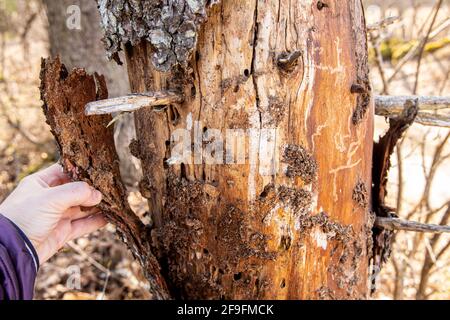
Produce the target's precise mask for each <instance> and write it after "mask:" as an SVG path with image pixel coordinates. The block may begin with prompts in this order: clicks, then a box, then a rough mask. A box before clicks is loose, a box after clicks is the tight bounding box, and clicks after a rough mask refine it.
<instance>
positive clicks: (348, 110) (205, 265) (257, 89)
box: [125, 0, 373, 299]
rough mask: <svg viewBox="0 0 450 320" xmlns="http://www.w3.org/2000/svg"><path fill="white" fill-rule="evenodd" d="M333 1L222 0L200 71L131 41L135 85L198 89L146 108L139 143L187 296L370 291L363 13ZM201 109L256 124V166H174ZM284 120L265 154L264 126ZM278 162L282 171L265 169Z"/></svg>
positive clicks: (139, 88)
mask: <svg viewBox="0 0 450 320" xmlns="http://www.w3.org/2000/svg"><path fill="white" fill-rule="evenodd" d="M324 2H326V6H324V5H323V3H322V5H318V4H317V2H316V1H309V0H299V1H290V0H280V1H275V0H264V1H263V0H260V1H256V0H249V1H240V0H224V1H221V2H220V3H218V4H216V5H214V6H213V7H212V8H211V9H209V11H208V20H207V22H206V23H205V24H204V25H203V26H202V28H201V30H200V33H199V38H198V44H197V50H196V52H195V54H194V56H193V59H192V63H191V65H190V70H188V71H187V72H181V71H172V72H168V73H161V72H158V71H156V70H155V69H154V68H153V66H152V63H151V48H150V47H149V45H148V44H146V43H145V42H142V43H141V44H139V45H136V46H134V47H132V46H131V45H127V46H126V48H125V51H126V54H127V62H128V73H129V78H130V84H131V88H132V91H133V92H145V91H158V90H162V89H171V90H178V91H181V92H182V93H184V95H185V97H186V99H185V102H184V103H183V104H181V105H172V106H170V107H169V108H168V109H167V110H165V111H164V112H154V111H152V110H151V109H142V110H139V111H137V112H136V113H135V119H136V128H137V134H138V142H137V143H135V144H134V147H133V149H134V152H133V153H134V154H135V155H136V156H137V157H139V158H140V159H141V161H142V165H143V169H144V176H145V177H144V180H143V181H142V182H141V184H140V186H141V191H142V193H143V195H144V196H145V197H147V198H148V199H149V202H150V207H151V212H152V213H153V217H154V222H155V227H154V229H153V231H154V232H153V236H154V238H155V239H156V241H157V247H158V248H157V249H158V250H157V251H158V258H159V260H160V262H161V266H162V270H163V273H164V276H165V277H166V280H167V281H168V283H169V287H170V289H171V291H172V293H173V295H174V296H175V297H183V298H207V299H214V298H236V299H244V298H258V299H319V298H322V299H325V298H350V299H351V298H365V297H366V295H367V279H368V270H367V269H368V262H367V261H368V257H367V251H368V250H369V251H370V248H368V247H369V246H370V243H371V232H370V230H371V227H372V226H371V225H370V224H369V222H368V221H369V214H368V207H367V206H366V205H361V203H360V202H359V203H358V202H357V201H355V200H353V199H361V198H364V197H358V196H357V197H355V195H354V189H355V187H356V186H358V188H357V190H369V192H370V189H371V188H370V186H371V159H372V136H373V105H372V103H371V102H370V93H369V91H370V86H369V85H368V80H367V79H368V68H367V47H366V37H365V25H364V16H363V10H362V7H361V3H360V1H331V0H329V1H324ZM297 52H299V53H300V54H298V53H297ZM287 57H288V58H289V57H292V58H293V60H292V61H289V59H287ZM295 58H297V59H295ZM351 89H352V90H351ZM188 119H193V121H194V124H195V121H201V125H199V126H198V128H199V129H200V130H199V132H200V134H201V132H203V128H206V129H218V130H220V132H222V133H223V136H224V137H225V130H226V129H228V128H240V129H243V130H251V129H253V130H256V131H251V132H252V134H250V135H249V136H247V141H246V147H247V150H251V151H252V152H247V157H246V164H242V165H234V164H221V165H210V164H204V161H203V160H204V159H200V160H201V161H200V162H199V163H200V164H197V162H196V159H194V158H192V159H190V161H186V162H185V163H183V164H175V165H170V164H167V163H166V162H165V160H166V159H168V158H170V157H171V149H172V147H173V144H171V143H170V137H171V134H172V133H173V132H174V131H175V130H176V129H180V128H187V127H191V123H190V120H188ZM273 128H276V129H277V131H276V136H275V137H274V140H273V141H274V145H273V146H271V147H270V148H271V150H272V151H273V154H270V152H269V155H265V154H263V153H264V152H266V151H268V150H267V148H266V147H264V146H262V147H261V143H260V142H261V140H262V139H261V138H260V137H258V134H257V133H256V134H255V132H257V130H258V129H273ZM192 129H193V130H192V131H193V132H192V134H193V135H194V128H192ZM225 146H227V141H225ZM269 151H270V150H269ZM255 159H256V160H255ZM197 160H198V159H197ZM270 167H273V168H275V169H276V174H264V172H265V170H264V169H267V168H270ZM261 173H263V174H261ZM361 183H362V185H363V186H365V188H361ZM368 196H370V195H365V197H368Z"/></svg>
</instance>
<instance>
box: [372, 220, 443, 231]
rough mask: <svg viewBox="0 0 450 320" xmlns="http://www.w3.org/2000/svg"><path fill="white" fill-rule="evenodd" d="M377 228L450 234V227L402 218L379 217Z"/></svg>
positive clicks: (376, 222)
mask: <svg viewBox="0 0 450 320" xmlns="http://www.w3.org/2000/svg"><path fill="white" fill-rule="evenodd" d="M375 226H377V227H380V228H384V229H387V230H405V231H414V232H430V233H450V226H441V225H437V224H427V223H420V222H415V221H408V220H404V219H400V218H385V217H377V218H376V220H375Z"/></svg>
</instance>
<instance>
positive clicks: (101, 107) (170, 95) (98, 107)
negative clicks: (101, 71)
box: [85, 91, 183, 116]
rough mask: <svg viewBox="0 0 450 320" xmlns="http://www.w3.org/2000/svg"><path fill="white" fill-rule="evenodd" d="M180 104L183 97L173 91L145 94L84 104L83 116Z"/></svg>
mask: <svg viewBox="0 0 450 320" xmlns="http://www.w3.org/2000/svg"><path fill="white" fill-rule="evenodd" d="M181 102H183V96H182V95H180V94H179V93H176V92H173V91H158V92H147V93H139V94H131V95H128V96H124V97H118V98H112V99H105V100H99V101H93V102H90V103H88V104H86V108H85V114H86V115H87V116H91V115H100V114H112V113H115V112H132V111H136V110H139V109H141V108H144V107H158V106H166V105H169V104H171V103H181Z"/></svg>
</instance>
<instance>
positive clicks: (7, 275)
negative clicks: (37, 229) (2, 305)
mask: <svg viewBox="0 0 450 320" xmlns="http://www.w3.org/2000/svg"><path fill="white" fill-rule="evenodd" d="M38 267H39V260H38V256H37V254H36V251H35V250H34V247H33V245H32V244H31V242H30V241H29V240H28V238H27V237H26V236H25V234H24V233H23V232H22V231H21V230H20V229H19V228H18V227H17V226H16V225H15V224H14V223H13V222H11V221H10V220H8V219H7V218H6V217H4V216H3V215H1V214H0V300H31V299H32V298H33V293H34V283H35V280H36V274H37V271H38Z"/></svg>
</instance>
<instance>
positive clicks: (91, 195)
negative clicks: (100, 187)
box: [46, 182, 102, 211]
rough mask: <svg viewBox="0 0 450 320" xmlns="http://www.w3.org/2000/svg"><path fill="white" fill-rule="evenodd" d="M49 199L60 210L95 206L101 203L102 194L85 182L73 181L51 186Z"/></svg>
mask: <svg viewBox="0 0 450 320" xmlns="http://www.w3.org/2000/svg"><path fill="white" fill-rule="evenodd" d="M46 193H47V194H46V196H47V197H48V198H47V199H48V200H47V201H49V202H50V203H52V204H53V205H55V206H56V207H57V208H58V209H59V210H62V211H66V210H67V209H69V208H71V207H77V206H82V207H93V206H95V205H97V204H99V203H100V201H101V200H102V194H101V193H100V192H99V191H97V190H95V189H94V188H92V187H90V186H89V185H88V184H87V183H85V182H71V183H66V184H63V185H60V186H56V187H53V188H50V189H48V190H47V191H46Z"/></svg>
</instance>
